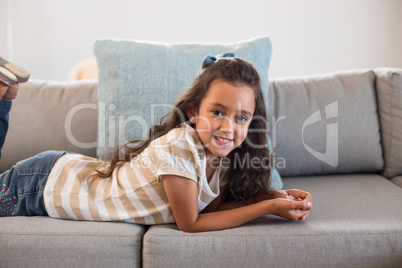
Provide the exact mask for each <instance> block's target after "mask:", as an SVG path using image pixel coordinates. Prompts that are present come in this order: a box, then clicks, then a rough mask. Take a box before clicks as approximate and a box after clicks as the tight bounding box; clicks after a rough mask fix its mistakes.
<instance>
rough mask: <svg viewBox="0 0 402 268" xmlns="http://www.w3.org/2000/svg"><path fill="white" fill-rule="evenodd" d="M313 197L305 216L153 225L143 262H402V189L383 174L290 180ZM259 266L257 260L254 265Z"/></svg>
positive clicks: (178, 264) (145, 264) (311, 264)
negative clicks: (221, 225)
mask: <svg viewBox="0 0 402 268" xmlns="http://www.w3.org/2000/svg"><path fill="white" fill-rule="evenodd" d="M283 182H284V187H285V188H286V189H289V188H298V189H303V190H306V191H308V192H310V193H311V194H312V196H313V210H312V212H311V214H310V216H309V218H308V219H307V220H306V221H304V222H291V221H287V220H284V219H282V218H279V217H276V216H265V217H261V218H259V219H257V220H255V221H253V222H251V223H248V224H245V225H243V226H241V227H237V228H234V229H228V230H223V231H218V232H206V233H194V234H190V233H184V232H181V231H179V230H178V229H177V226H176V225H161V226H153V227H150V229H149V230H148V231H147V233H146V234H145V236H144V245H143V267H146V268H147V267H153V268H156V267H194V266H197V267H200V266H202V267H251V266H252V267H365V268H366V267H401V265H402V255H401V252H402V243H401V241H402V230H401V222H402V206H400V204H401V203H402V189H401V188H399V187H398V186H397V185H395V184H393V183H391V182H390V181H388V180H387V179H385V178H384V177H382V176H380V175H374V174H372V175H369V174H367V175H364V174H363V175H337V176H317V177H303V178H302V179H301V178H284V179H283ZM250 264H252V265H250Z"/></svg>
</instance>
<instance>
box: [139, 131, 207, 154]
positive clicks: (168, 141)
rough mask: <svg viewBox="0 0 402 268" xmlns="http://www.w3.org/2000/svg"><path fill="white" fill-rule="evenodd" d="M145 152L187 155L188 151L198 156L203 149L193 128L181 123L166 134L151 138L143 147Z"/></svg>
mask: <svg viewBox="0 0 402 268" xmlns="http://www.w3.org/2000/svg"><path fill="white" fill-rule="evenodd" d="M145 153H156V154H157V155H162V154H165V153H174V154H177V155H187V154H188V153H190V154H192V155H193V157H196V155H198V157H199V156H200V155H201V154H203V153H204V149H203V145H202V143H201V141H200V140H199V138H198V134H197V132H196V131H195V130H194V128H192V127H191V126H189V125H188V124H186V123H182V124H180V125H179V126H178V127H176V128H174V129H172V130H170V131H169V132H168V133H167V134H166V135H163V136H162V137H159V138H157V139H155V140H153V141H152V142H151V143H150V144H149V146H148V147H147V149H145ZM198 157H197V158H198Z"/></svg>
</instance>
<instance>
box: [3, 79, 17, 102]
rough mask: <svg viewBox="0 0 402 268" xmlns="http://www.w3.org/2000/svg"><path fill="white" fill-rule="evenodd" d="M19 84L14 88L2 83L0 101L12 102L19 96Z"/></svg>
mask: <svg viewBox="0 0 402 268" xmlns="http://www.w3.org/2000/svg"><path fill="white" fill-rule="evenodd" d="M18 89H19V84H18V83H15V84H14V85H12V86H8V85H6V84H4V83H2V82H0V99H3V100H7V101H12V100H13V99H15V97H16V96H17V92H18Z"/></svg>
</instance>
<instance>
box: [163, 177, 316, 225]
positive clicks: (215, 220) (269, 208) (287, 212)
mask: <svg viewBox="0 0 402 268" xmlns="http://www.w3.org/2000/svg"><path fill="white" fill-rule="evenodd" d="M162 177H163V185H164V188H165V191H166V195H167V197H168V199H169V202H170V206H171V208H172V211H173V215H174V218H175V220H176V224H177V226H178V227H179V229H180V230H182V231H184V232H203V231H214V230H222V229H227V228H232V227H237V226H239V225H242V224H244V223H246V222H249V221H251V220H254V219H256V218H258V217H261V216H263V215H265V214H275V215H278V216H281V217H284V218H287V219H290V220H297V219H300V218H301V217H303V216H305V215H306V214H307V213H308V209H309V208H310V207H311V204H310V202H309V201H308V200H305V201H290V200H286V199H271V200H263V201H261V202H258V203H255V204H252V205H247V206H243V207H238V208H234V209H229V210H224V211H216V212H210V213H204V214H198V189H197V184H196V183H195V182H194V181H191V180H189V179H186V178H184V177H180V176H175V175H163V176H162Z"/></svg>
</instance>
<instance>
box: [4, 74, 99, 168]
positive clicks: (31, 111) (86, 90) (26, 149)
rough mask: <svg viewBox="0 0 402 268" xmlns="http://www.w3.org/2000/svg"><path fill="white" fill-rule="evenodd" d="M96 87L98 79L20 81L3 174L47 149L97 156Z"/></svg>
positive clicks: (12, 112) (11, 117)
mask: <svg viewBox="0 0 402 268" xmlns="http://www.w3.org/2000/svg"><path fill="white" fill-rule="evenodd" d="M97 86H98V85H97V81H96V80H87V81H80V82H69V83H66V82H53V81H42V80H30V81H28V82H27V83H24V84H21V85H20V90H19V91H18V98H16V99H15V100H14V101H13V102H14V103H13V106H12V109H11V112H10V126H9V131H8V134H7V137H6V141H5V144H4V147H3V149H2V158H1V160H0V173H2V172H3V171H4V170H7V169H9V168H10V167H11V166H12V165H14V164H15V163H17V162H18V161H20V160H22V159H26V158H28V157H31V156H33V155H35V154H38V153H40V152H43V151H46V150H65V151H69V152H76V153H81V154H84V155H88V156H96V135H97V131H96V130H97V110H96V108H97V106H96V105H97V94H98V92H97V89H98V87H97Z"/></svg>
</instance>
